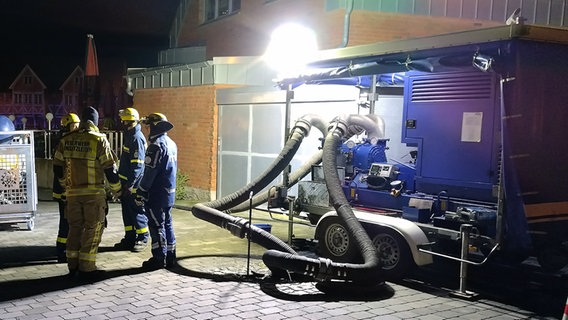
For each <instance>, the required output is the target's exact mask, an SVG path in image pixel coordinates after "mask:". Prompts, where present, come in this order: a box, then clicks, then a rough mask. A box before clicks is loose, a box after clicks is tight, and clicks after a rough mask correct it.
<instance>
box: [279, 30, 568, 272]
mask: <svg viewBox="0 0 568 320" xmlns="http://www.w3.org/2000/svg"><path fill="white" fill-rule="evenodd" d="M566 57H568V29H561V28H551V27H544V26H532V25H523V24H513V25H510V26H501V27H494V28H487V29H480V30H472V31H466V32H459V33H454V34H447V35H440V36H434V37H428V38H422V39H410V40H402V41H395V42H385V43H377V44H371V45H364V46H358V47H350V48H344V49H334V50H327V51H323V52H321V53H320V56H319V59H318V60H316V61H314V62H313V63H312V64H311V65H310V67H312V68H315V69H316V70H315V71H314V72H313V73H306V74H304V75H302V76H300V77H297V78H290V79H284V80H282V81H281V85H282V86H286V85H288V84H291V83H295V84H297V83H299V82H303V83H318V84H320V85H324V84H325V83H327V82H333V83H339V82H340V80H344V81H345V83H349V81H347V79H352V78H353V77H357V79H358V80H357V83H358V86H359V87H361V84H362V83H370V84H371V87H372V86H376V82H374V81H370V79H371V77H373V78H374V79H379V78H381V77H385V76H386V75H391V74H394V73H396V74H397V76H398V75H400V74H401V73H403V74H404V89H403V95H404V97H403V101H404V102H403V103H404V105H403V115H402V119H403V125H402V128H401V130H402V139H401V141H387V142H386V148H388V146H389V145H391V144H393V143H402V144H405V145H406V146H410V147H415V148H416V154H415V157H416V160H415V163H414V166H408V167H406V166H402V167H399V168H396V170H395V171H394V172H395V174H394V175H391V176H389V178H388V179H386V180H384V179H383V180H381V179H378V178H375V176H377V174H376V172H375V173H373V172H372V170H371V166H372V165H375V164H377V165H379V166H382V165H392V166H397V165H400V164H397V163H389V162H388V161H381V160H377V161H376V163H373V162H375V160H373V159H383V158H382V156H377V155H371V154H370V153H371V150H375V151H376V150H377V149H376V148H372V147H371V146H365V147H358V146H353V145H350V146H349V147H344V148H342V150H341V152H343V154H344V155H349V156H348V157H347V159H348V162H349V160H351V161H353V160H355V162H356V163H348V164H347V166H346V167H349V165H353V166H355V167H358V168H356V169H354V170H353V172H352V174H351V175H350V174H346V180H345V181H343V185H342V188H343V191H344V193H345V196H346V197H347V199H348V200H349V201H350V202H351V204H352V205H353V206H354V207H358V208H367V209H369V211H373V212H377V209H379V210H378V211H383V212H384V213H385V214H386V215H392V214H394V215H395V216H397V217H402V218H404V219H407V220H411V221H413V222H416V223H417V225H418V226H419V227H420V228H421V229H422V230H423V232H424V234H426V235H427V236H428V238H429V240H431V243H439V242H440V241H446V240H450V241H457V240H458V239H460V236H459V235H458V236H455V234H453V235H450V236H448V235H449V234H451V232H449V231H448V230H453V231H455V232H459V230H460V228H461V226H462V225H465V224H474V226H475V227H476V228H477V229H478V231H479V232H480V233H481V235H482V236H483V237H481V238H484V240H483V241H481V242H478V243H474V246H477V245H479V246H487V245H488V246H489V247H492V248H495V249H497V250H493V251H492V252H491V255H492V256H493V253H495V256H500V257H503V258H504V261H509V262H511V263H518V262H520V261H522V260H523V259H525V258H526V257H528V256H531V255H532V256H536V257H537V258H538V261H539V263H540V264H541V266H542V267H543V268H544V269H547V270H559V269H561V268H563V267H564V266H566V265H567V263H568V232H566V230H568V170H567V169H566V167H565V161H566V159H568V148H566V140H567V139H568V133H567V131H566V120H567V119H568V104H567V103H568V102H567V101H568V87H567V85H566V80H565V77H566V76H565V75H566V74H567V73H568V63H566ZM391 78H393V79H394V77H391ZM369 91H371V90H370V89H368V88H367V90H366V92H369ZM386 148H385V147H381V148H380V150H384V149H386ZM365 150H367V152H369V153H368V154H365V155H362V154H357V153H358V152H365ZM375 151H373V152H375ZM369 162H371V163H369ZM364 166H369V167H368V168H361V167H364ZM369 177H371V178H372V179H370V178H369ZM401 182H402V183H401ZM391 183H392V185H391ZM397 191H399V192H397ZM423 200H424V201H426V202H427V203H430V204H431V206H428V205H426V206H415V203H417V202H418V203H421V204H423V202H421V201H423ZM317 214H318V215H321V213H317ZM361 217H363V219H366V220H365V222H364V223H365V224H370V225H373V224H376V223H379V224H382V227H385V226H387V227H388V228H391V229H394V230H399V231H400V229H397V226H396V224H397V222H396V221H394V220H393V221H390V220H389V221H388V222H387V220H384V219H382V218H381V219H379V220H380V221H379V220H377V221H379V222H377V221H375V222H373V221H372V220H373V219H374V218H373V216H369V215H367V214H364V215H361ZM325 218H331V216H329V215H324V216H323V218H322V219H325ZM310 220H317V219H310ZM333 221H334V223H326V224H322V225H323V226H324V227H326V228H328V229H329V230H322V231H320V234H321V235H322V238H321V239H320V242H322V245H324V246H326V245H329V246H333V242H331V241H328V242H326V241H327V238H325V237H326V236H327V235H328V234H330V233H329V232H328V231H330V232H334V234H335V235H337V236H339V237H343V239H342V241H337V239H334V241H335V242H336V243H340V244H341V245H342V247H341V248H349V246H348V245H346V244H345V241H348V240H349V239H348V238H349V235H348V233H347V232H339V231H337V230H338V229H337V228H338V224H337V223H335V221H336V220H333ZM320 224H321V221H320ZM318 226H319V225H318ZM322 228H323V227H322ZM334 228H335V229H334ZM367 230H368V232H373V230H374V229H373V228H372V227H369V228H367ZM400 234H404V231H400ZM375 236H376V235H373V234H371V237H375ZM329 239H332V238H331V237H330V238H329ZM471 240H472V241H479V238H475V237H472V239H471ZM408 244H409V246H410V247H411V250H412V249H414V248H413V243H412V241H409V242H408ZM341 248H340V247H338V248H331V247H330V248H327V249H326V250H325V251H327V252H333V253H334V254H335V256H334V257H335V258H337V257H338V254H337V252H338V250H340V249H341ZM438 249H439V248H434V249H433V251H435V250H438ZM482 251H484V250H482ZM483 253H484V254H485V255H488V254H490V253H489V250H488V249H487V248H485V251H484V252H483ZM413 254H414V252H413ZM415 260H416V255H415ZM415 262H416V261H415Z"/></svg>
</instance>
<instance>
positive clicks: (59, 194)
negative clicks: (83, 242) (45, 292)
mask: <svg viewBox="0 0 568 320" xmlns="http://www.w3.org/2000/svg"><path fill="white" fill-rule="evenodd" d="M80 122H81V120H80V119H79V116H78V115H77V114H75V113H69V114H67V115H65V116H64V117H63V118H61V130H60V131H59V134H60V136H59V138H60V139H61V138H63V137H64V136H66V135H67V134H69V133H70V132H72V131H75V130H77V129H78V128H79V123H80ZM63 191H64V190H63V187H62V186H61V184H60V183H59V179H53V194H52V196H53V199H55V200H57V202H58V203H59V229H58V231H57V239H56V241H55V249H56V251H57V262H60V263H63V262H67V257H66V256H65V254H66V252H65V247H66V246H67V234H68V233H69V224H68V223H67V218H66V217H65V201H66V199H65V193H64V192H63Z"/></svg>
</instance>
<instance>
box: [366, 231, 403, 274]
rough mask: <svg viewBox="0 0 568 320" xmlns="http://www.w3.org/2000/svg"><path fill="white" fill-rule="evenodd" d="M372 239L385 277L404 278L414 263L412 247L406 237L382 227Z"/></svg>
mask: <svg viewBox="0 0 568 320" xmlns="http://www.w3.org/2000/svg"><path fill="white" fill-rule="evenodd" d="M372 240H373V245H374V246H375V248H377V252H378V255H379V259H380V261H381V265H382V267H383V272H384V275H385V278H386V279H388V280H396V279H400V278H402V277H403V276H404V275H405V274H406V273H407V272H408V270H410V268H411V267H412V265H413V261H412V257H411V254H410V249H409V248H408V244H407V243H406V241H405V240H404V238H403V237H402V236H401V235H400V234H398V233H397V232H396V231H394V230H392V229H389V228H381V229H378V230H376V231H375V232H374V236H373V238H372Z"/></svg>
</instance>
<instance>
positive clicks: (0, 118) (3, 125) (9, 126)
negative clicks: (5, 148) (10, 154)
mask: <svg viewBox="0 0 568 320" xmlns="http://www.w3.org/2000/svg"><path fill="white" fill-rule="evenodd" d="M14 130H16V128H15V127H14V123H13V122H12V120H10V118H8V117H6V116H4V115H0V132H2V131H14ZM12 137H13V135H11V134H0V144H2V143H4V142H9V141H12Z"/></svg>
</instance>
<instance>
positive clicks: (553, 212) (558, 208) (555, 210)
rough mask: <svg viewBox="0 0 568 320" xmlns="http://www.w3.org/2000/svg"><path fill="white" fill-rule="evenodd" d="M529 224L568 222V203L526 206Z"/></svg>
mask: <svg viewBox="0 0 568 320" xmlns="http://www.w3.org/2000/svg"><path fill="white" fill-rule="evenodd" d="M525 214H526V217H527V220H528V222H529V223H534V222H549V221H560V220H568V201H562V202H546V203H537V204H525Z"/></svg>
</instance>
